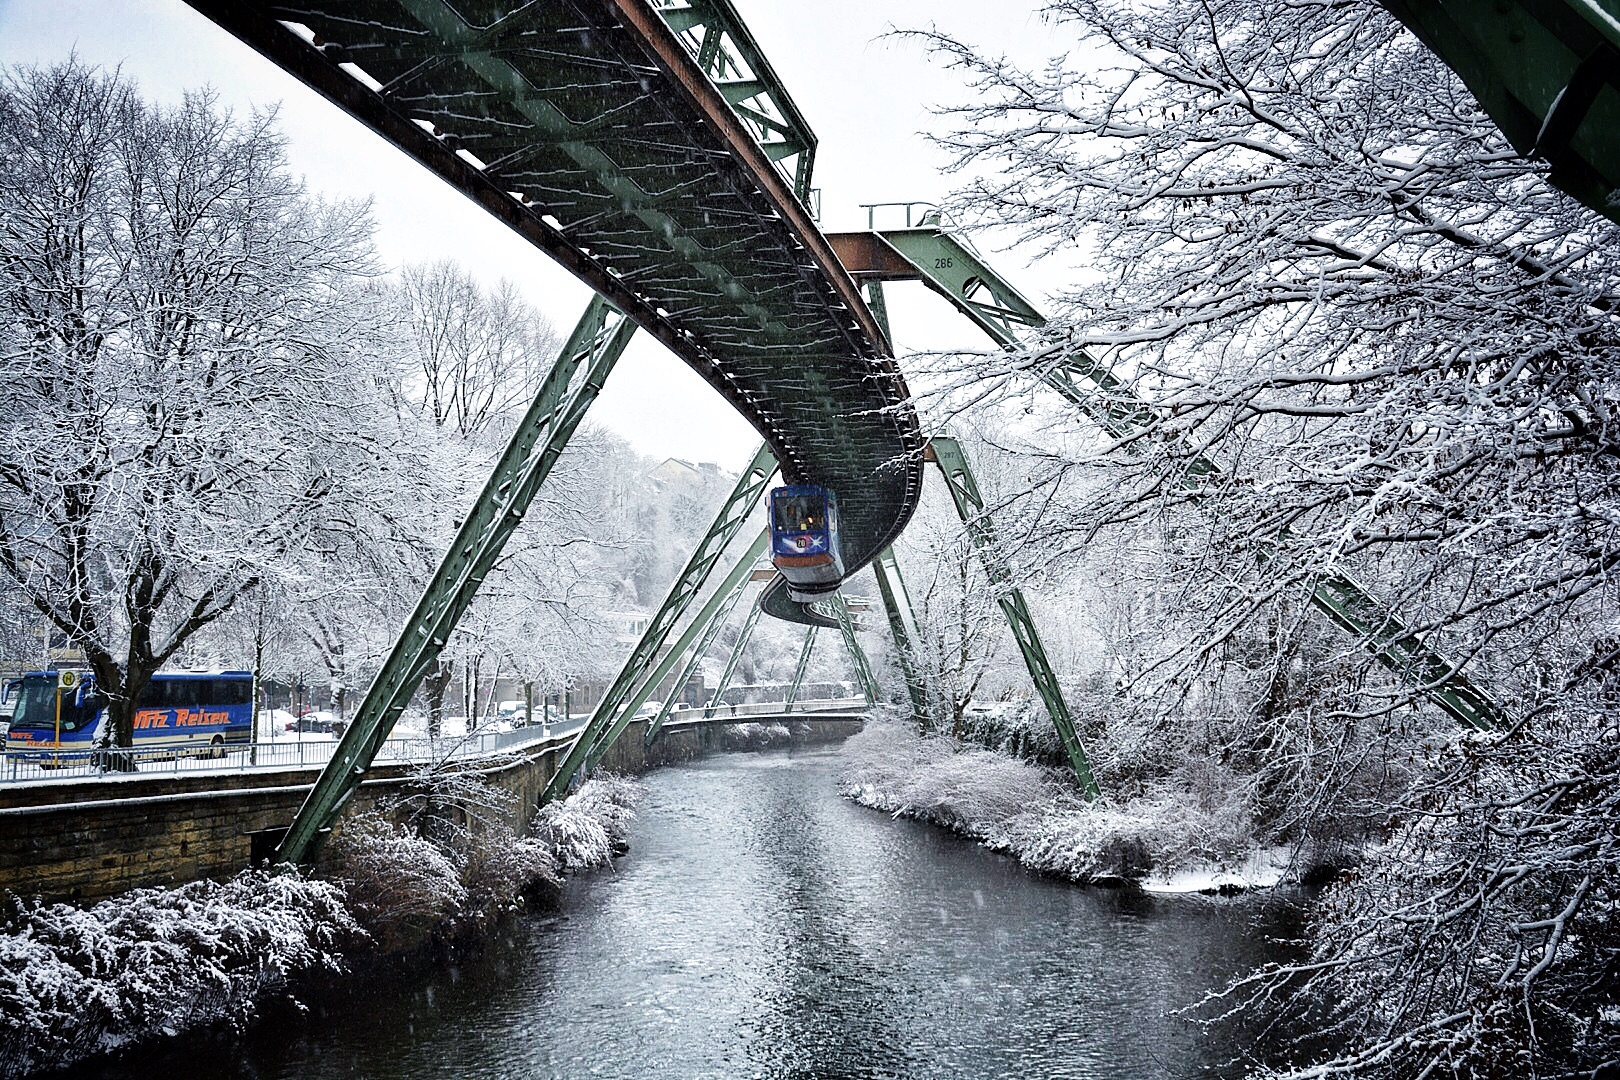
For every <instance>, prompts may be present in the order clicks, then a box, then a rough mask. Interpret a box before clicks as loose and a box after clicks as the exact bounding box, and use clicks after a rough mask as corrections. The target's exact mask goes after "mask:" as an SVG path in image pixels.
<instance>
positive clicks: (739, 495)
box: [542, 446, 776, 801]
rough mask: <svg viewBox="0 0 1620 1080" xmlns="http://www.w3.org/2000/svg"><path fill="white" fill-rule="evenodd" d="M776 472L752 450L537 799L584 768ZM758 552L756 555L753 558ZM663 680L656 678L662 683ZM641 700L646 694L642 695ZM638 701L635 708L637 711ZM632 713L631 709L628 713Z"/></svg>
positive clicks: (764, 449)
mask: <svg viewBox="0 0 1620 1080" xmlns="http://www.w3.org/2000/svg"><path fill="white" fill-rule="evenodd" d="M775 472H776V458H775V456H773V455H772V454H771V451H770V448H769V447H768V446H761V447H760V448H759V450H758V451H757V452H755V454H754V457H753V460H752V461H750V462H749V463H748V467H747V468H745V469H744V470H743V472H742V475H741V476H739V477H738V478H737V483H736V486H735V487H733V488H732V490H731V494H730V495H729V496H728V497H727V498H726V501H725V503H724V504H723V505H722V506H721V507H720V512H719V513H718V514H716V515H715V519H714V522H713V523H712V524H711V525H710V526H709V530H708V532H707V533H705V534H704V536H703V539H702V540H701V541H700V542H699V543H698V546H697V550H695V551H694V552H693V553H692V556H691V558H689V559H687V561H686V565H685V566H684V567H683V568H682V569H681V572H680V574H679V575H677V577H676V578H675V583H674V584H673V585H671V586H670V589H669V595H668V596H666V597H665V598H664V602H663V604H662V605H660V606H659V608H658V611H657V612H656V613H655V614H654V615H653V617H652V620H651V621H650V622H649V623H648V624H647V629H646V630H645V631H643V633H642V635H641V640H640V641H638V642H636V646H635V648H634V649H632V650H631V652H630V656H629V658H628V659H626V660H625V662H624V666H623V667H622V668H620V669H619V674H618V675H617V676H616V677H615V678H614V680H613V683H612V685H611V686H609V687H608V688H607V690H606V691H605V692H604V693H603V695H602V700H601V701H599V702H597V705H596V708H595V710H594V711H593V712H592V713H591V718H590V720H588V721H586V724H585V727H584V728H583V729H581V731H580V733H579V735H578V736H577V737H576V738H575V739H574V742H573V744H572V745H570V746H569V748H568V752H567V754H565V755H564V756H563V759H562V761H561V762H559V763H558V765H557V771H556V773H555V774H553V776H552V777H551V780H550V782H549V783H547V785H546V789H545V793H544V795H543V796H542V798H543V799H545V800H546V801H550V800H551V799H555V798H556V797H557V796H559V795H561V794H563V793H564V792H566V791H567V790H568V788H569V786H570V785H571V784H572V783H573V780H574V775H575V774H576V773H578V772H579V771H580V769H581V768H582V767H583V766H585V764H586V760H587V757H588V756H589V754H590V752H591V750H592V749H593V747H594V745H595V744H596V742H597V740H598V739H600V738H601V737H602V735H603V734H605V733H606V732H607V731H608V730H609V728H610V727H611V726H612V724H613V723H614V721H615V719H616V718H617V716H618V713H619V710H620V708H621V707H622V706H624V704H625V701H626V699H627V698H629V697H630V696H631V694H632V692H633V691H634V690H635V689H636V688H637V686H639V685H640V684H641V683H642V682H643V676H644V675H645V674H646V673H647V672H648V671H649V670H651V669H653V668H654V667H655V666H656V664H657V661H658V656H659V653H660V651H661V650H662V649H663V647H664V643H665V642H666V641H668V640H669V636H670V634H671V633H673V632H674V629H675V624H676V623H677V622H679V621H680V619H681V616H682V615H684V614H685V613H686V611H687V609H688V608H690V607H691V606H692V604H693V603H694V602H695V601H696V600H697V596H698V593H699V592H701V591H702V589H703V584H704V582H706V581H707V580H708V579H709V574H710V573H711V572H712V571H713V570H714V568H715V566H716V564H718V563H719V561H720V556H721V555H722V554H724V552H725V549H726V547H727V546H728V545H729V544H730V543H731V541H732V540H733V539H734V538H735V537H736V535H737V534H738V533H739V532H740V531H742V527H743V525H744V524H745V523H746V522H747V520H748V517H749V515H750V514H752V513H753V511H754V507H755V506H756V505H757V504H758V503H759V498H760V496H761V495H763V494H764V492H765V487H766V485H767V484H769V482H770V479H771V475H772V474H773V473H775ZM757 556H758V552H756V553H755V557H756V558H757ZM662 677H663V676H659V678H660V679H661V678H662ZM642 700H646V695H642ZM639 705H640V703H639V702H638V703H637V706H636V707H639ZM630 712H631V713H634V712H635V708H631V709H630Z"/></svg>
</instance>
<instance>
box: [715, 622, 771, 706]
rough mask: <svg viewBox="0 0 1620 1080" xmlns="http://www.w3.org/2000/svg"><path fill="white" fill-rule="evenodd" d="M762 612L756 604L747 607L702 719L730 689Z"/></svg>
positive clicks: (718, 704)
mask: <svg viewBox="0 0 1620 1080" xmlns="http://www.w3.org/2000/svg"><path fill="white" fill-rule="evenodd" d="M763 614H765V612H764V610H763V609H762V608H761V607H760V606H759V605H758V604H753V605H751V606H750V607H749V609H748V618H746V619H744V620H743V625H742V629H741V630H739V631H737V641H736V643H735V644H733V645H732V646H731V655H730V656H728V657H726V669H725V670H724V671H722V672H721V673H720V681H719V682H718V683H716V684H715V687H714V693H713V694H711V695H710V696H709V703H708V704H707V705H706V706H704V708H703V719H705V720H707V719H709V717H711V716H713V715H714V710H715V709H717V708H719V706H720V699H721V698H723V697H725V696H726V691H727V690H730V689H731V679H732V676H734V675H735V674H737V664H738V663H739V662H741V660H742V654H743V650H744V649H745V648H747V647H748V639H749V638H751V637H753V636H754V627H756V626H758V625H759V617H760V616H761V615H763Z"/></svg>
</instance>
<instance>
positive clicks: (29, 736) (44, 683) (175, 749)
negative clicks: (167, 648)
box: [5, 671, 253, 764]
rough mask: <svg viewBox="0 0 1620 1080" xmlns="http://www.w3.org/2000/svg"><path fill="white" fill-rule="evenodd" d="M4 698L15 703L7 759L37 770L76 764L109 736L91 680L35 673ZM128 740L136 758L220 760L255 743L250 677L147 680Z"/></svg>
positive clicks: (215, 674) (192, 675)
mask: <svg viewBox="0 0 1620 1080" xmlns="http://www.w3.org/2000/svg"><path fill="white" fill-rule="evenodd" d="M5 694H6V697H7V699H8V700H13V699H14V700H15V709H14V711H13V713H12V716H11V728H10V730H9V731H7V732H6V753H7V754H8V755H15V754H20V755H23V756H24V757H25V758H27V759H30V760H36V759H37V760H39V761H40V762H41V763H42V764H69V763H76V762H78V761H82V760H83V758H84V757H85V756H87V755H88V754H89V753H90V752H91V751H93V750H95V749H96V748H97V747H98V746H99V745H100V742H101V739H102V736H103V735H105V734H106V733H107V723H108V720H107V709H106V704H107V702H106V698H105V696H104V695H102V694H101V693H100V691H98V690H97V688H96V684H95V678H94V677H93V676H90V675H84V674H81V673H79V672H76V671H32V672H29V673H28V674H26V675H24V676H23V677H22V678H20V679H13V680H11V681H10V682H8V683H7V684H6V686H5ZM132 734H133V736H134V740H133V741H134V749H135V750H136V751H138V752H139V751H146V750H150V751H162V753H163V755H164V756H168V755H170V754H174V755H179V754H198V755H212V756H218V757H223V756H224V755H225V753H226V748H227V747H229V746H230V745H231V744H233V743H234V744H243V743H249V742H252V741H253V673H252V672H251V671H196V672H192V671H187V672H174V673H163V674H158V675H154V676H152V681H151V682H150V683H148V684H147V686H146V689H145V691H143V692H142V694H141V696H140V698H139V700H137V701H136V703H135V716H134V731H133V733H132ZM142 756H144V755H142ZM153 756H156V755H155V754H154V755H153Z"/></svg>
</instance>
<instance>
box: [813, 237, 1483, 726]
mask: <svg viewBox="0 0 1620 1080" xmlns="http://www.w3.org/2000/svg"><path fill="white" fill-rule="evenodd" d="M866 236H870V237H871V238H872V239H874V240H876V241H877V244H878V245H879V246H877V247H875V248H872V249H865V248H863V247H862V246H861V244H862V242H864V240H865V237H866ZM831 239H832V243H833V247H834V248H835V249H837V250H838V252H839V257H840V258H841V259H843V260H844V265H845V266H846V267H847V268H848V269H849V270H851V271H852V272H854V273H856V275H857V277H859V276H861V275H862V274H864V273H870V272H879V273H881V274H882V276H883V277H885V278H887V279H888V280H891V281H894V280H904V279H907V278H915V279H917V280H919V281H922V282H923V283H925V284H926V285H927V286H928V287H929V288H931V289H933V290H934V291H935V292H937V293H939V295H941V296H943V297H944V298H945V299H946V300H948V301H950V302H951V304H952V305H954V306H955V307H956V309H957V310H958V311H960V312H961V313H962V314H963V315H966V316H967V317H968V318H969V319H971V320H972V321H973V323H974V324H975V325H976V326H978V327H979V329H981V330H983V331H984V332H985V334H987V335H988V336H989V337H990V338H991V339H993V340H994V341H995V342H996V343H997V344H999V345H1000V346H1002V347H1003V348H1005V349H1008V350H1010V351H1014V352H1017V351H1019V350H1020V349H1022V348H1023V347H1024V346H1023V344H1022V342H1021V340H1020V338H1019V333H1020V331H1024V330H1030V329H1039V328H1041V327H1043V326H1045V325H1046V316H1044V315H1042V314H1041V313H1040V312H1039V311H1037V310H1036V309H1035V307H1034V306H1033V305H1032V304H1031V303H1030V302H1029V301H1028V300H1026V299H1025V298H1024V297H1023V296H1021V295H1020V294H1019V292H1018V290H1017V289H1015V288H1013V286H1012V285H1011V283H1009V282H1008V281H1006V280H1005V279H1003V278H1002V277H1001V275H999V274H997V273H996V272H995V271H994V270H993V269H991V268H990V266H988V265H987V264H986V263H985V262H984V261H983V260H982V259H980V258H979V256H978V255H977V254H976V253H975V252H973V251H972V250H971V249H969V248H968V247H967V246H965V245H964V244H963V243H962V242H961V241H959V240H957V239H956V238H955V237H954V236H952V235H951V234H950V233H947V232H945V231H944V230H943V229H941V228H940V227H939V222H938V218H937V216H934V217H931V218H930V219H926V220H925V221H924V223H923V227H921V228H908V229H900V230H895V231H892V232H885V233H882V234H881V235H880V234H876V233H872V234H845V235H843V236H836V235H835V236H833V237H831ZM863 254H874V255H876V256H877V258H876V260H875V261H874V264H873V265H865V264H863V262H862V258H861V256H862V255H863ZM877 263H881V264H882V265H881V266H879V265H877ZM867 295H868V297H869V298H871V297H872V296H873V295H876V296H877V297H878V299H879V302H881V296H882V294H881V292H880V291H877V280H876V279H870V280H869V282H868V285H867ZM875 310H876V309H875V308H874V311H875ZM885 332H887V329H886V328H885ZM1033 374H1034V375H1036V376H1037V377H1038V378H1039V379H1040V380H1041V381H1042V382H1044V383H1045V384H1046V385H1047V386H1049V387H1051V388H1052V389H1053V390H1056V391H1057V392H1058V393H1059V394H1061V395H1062V396H1063V397H1064V398H1065V399H1067V400H1068V401H1069V403H1070V404H1072V405H1074V406H1075V407H1076V408H1078V409H1080V410H1081V411H1082V412H1084V413H1085V414H1086V415H1087V416H1089V417H1091V419H1092V420H1094V421H1095V422H1096V423H1097V424H1098V426H1100V427H1101V428H1102V429H1103V430H1105V431H1107V432H1108V433H1109V434H1110V435H1113V436H1114V437H1115V438H1117V439H1122V440H1131V439H1134V438H1136V437H1137V436H1139V435H1141V433H1142V432H1143V431H1144V430H1146V429H1147V428H1148V427H1149V426H1150V425H1152V424H1154V423H1156V422H1157V419H1158V416H1157V413H1156V412H1155V411H1154V409H1153V407H1152V406H1151V405H1149V404H1148V402H1146V401H1144V400H1143V399H1142V398H1140V397H1138V396H1137V395H1136V393H1135V392H1134V391H1133V390H1132V389H1131V387H1129V386H1127V385H1126V384H1125V383H1124V382H1123V381H1121V380H1120V379H1119V378H1118V377H1117V376H1115V375H1114V373H1113V372H1112V371H1110V370H1109V369H1108V367H1107V365H1105V364H1103V363H1102V362H1101V361H1099V360H1098V359H1097V358H1096V357H1094V356H1092V355H1090V354H1089V353H1087V352H1086V351H1085V350H1084V349H1079V348H1075V349H1070V350H1069V351H1068V352H1066V353H1064V354H1063V355H1062V356H1060V357H1058V358H1056V360H1055V362H1043V363H1041V364H1040V365H1038V366H1036V367H1035V369H1034V371H1033ZM1219 474H1220V467H1219V466H1218V465H1216V463H1215V462H1214V461H1212V460H1211V459H1209V458H1208V457H1206V456H1204V455H1203V454H1198V455H1196V456H1194V457H1193V459H1192V460H1191V461H1189V462H1188V463H1187V464H1186V465H1185V466H1184V473H1183V476H1182V478H1181V482H1182V483H1183V484H1184V485H1185V486H1186V487H1187V488H1189V489H1197V488H1198V487H1200V486H1202V485H1203V484H1205V483H1207V482H1208V481H1209V480H1210V479H1212V478H1213V477H1215V476H1218V475H1219ZM1311 604H1312V605H1313V606H1314V607H1315V608H1316V609H1317V610H1318V611H1320V612H1322V613H1323V614H1324V615H1326V616H1327V617H1328V618H1329V619H1330V620H1332V621H1333V623H1334V624H1336V625H1337V626H1339V627H1340V628H1341V629H1343V630H1346V631H1349V632H1350V633H1351V634H1354V635H1355V636H1356V637H1357V638H1359V639H1360V640H1361V642H1362V645H1363V646H1364V647H1365V648H1366V649H1367V651H1368V652H1370V653H1372V655H1373V656H1374V657H1375V658H1376V659H1377V660H1378V662H1379V663H1381V664H1383V665H1384V666H1385V667H1387V668H1388V669H1389V670H1390V671H1392V672H1394V673H1395V675H1396V676H1397V677H1398V678H1400V679H1401V680H1402V681H1403V682H1405V683H1406V684H1407V685H1409V686H1413V687H1415V688H1417V689H1418V690H1420V691H1421V692H1422V693H1423V694H1425V695H1426V696H1427V697H1428V698H1429V700H1430V701H1432V702H1433V703H1434V704H1435V705H1437V706H1439V708H1440V709H1441V710H1442V711H1443V712H1445V713H1447V714H1448V715H1449V716H1451V717H1452V718H1453V719H1455V720H1457V721H1458V722H1459V723H1462V724H1465V725H1467V726H1469V727H1472V728H1477V729H1480V730H1490V729H1492V728H1496V727H1501V726H1502V725H1503V724H1504V723H1506V720H1507V717H1506V716H1505V715H1504V713H1503V712H1502V709H1501V707H1500V706H1498V705H1497V704H1496V702H1495V701H1494V700H1492V698H1491V697H1490V695H1489V694H1487V693H1485V691H1484V690H1482V689H1481V688H1480V687H1478V686H1476V685H1475V684H1474V683H1473V681H1472V680H1470V679H1469V678H1468V676H1467V675H1466V674H1465V673H1464V672H1463V670H1462V665H1461V664H1457V663H1453V662H1452V661H1451V660H1449V659H1447V658H1446V656H1445V655H1444V654H1443V653H1441V652H1440V650H1439V649H1438V648H1437V647H1436V646H1435V645H1434V644H1433V643H1432V642H1431V641H1429V640H1428V639H1426V638H1424V637H1423V636H1422V635H1421V634H1419V633H1417V632H1414V631H1412V630H1410V629H1408V628H1407V626H1406V625H1405V624H1404V623H1403V622H1402V621H1401V620H1400V618H1399V617H1398V616H1397V615H1396V614H1395V613H1394V612H1393V611H1392V610H1390V609H1389V607H1387V606H1386V605H1385V604H1384V603H1383V602H1382V601H1380V600H1379V599H1378V598H1377V597H1375V596H1373V595H1372V594H1371V593H1370V592H1368V591H1367V590H1366V589H1365V588H1363V587H1362V586H1361V585H1360V584H1358V583H1357V582H1356V581H1355V580H1354V579H1353V578H1351V577H1350V576H1349V575H1348V574H1345V573H1343V572H1334V573H1330V574H1326V575H1324V576H1322V577H1320V578H1318V579H1317V580H1316V581H1314V582H1312V583H1311Z"/></svg>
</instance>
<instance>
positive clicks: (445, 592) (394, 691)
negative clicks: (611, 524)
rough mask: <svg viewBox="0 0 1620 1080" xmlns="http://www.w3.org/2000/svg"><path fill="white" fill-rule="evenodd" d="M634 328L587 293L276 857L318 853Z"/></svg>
mask: <svg viewBox="0 0 1620 1080" xmlns="http://www.w3.org/2000/svg"><path fill="white" fill-rule="evenodd" d="M635 329H636V324H635V323H633V322H631V321H630V320H629V319H627V318H625V317H624V315H622V314H621V313H620V312H619V311H618V310H617V309H615V308H614V307H613V306H612V305H610V304H609V303H608V302H607V301H606V300H603V299H602V298H601V297H600V296H597V297H593V298H592V299H591V303H590V306H588V307H587V308H586V309H585V314H584V315H583V316H582V317H581V318H580V320H579V323H578V325H576V326H575V327H574V332H573V333H572V334H570V335H569V337H568V341H567V343H566V344H564V345H563V349H562V352H561V353H560V354H559V355H558V357H557V362H556V363H555V364H554V365H552V368H551V372H550V373H549V374H548V375H547V376H546V379H545V382H543V383H542V384H541V386H540V391H539V393H537V394H536V395H535V398H534V403H533V404H531V405H530V406H529V410H528V412H526V413H525V414H524V416H523V419H522V421H521V422H519V424H518V426H517V430H516V431H514V432H513V433H512V438H511V440H510V441H509V442H508V443H507V445H506V449H505V451H504V452H502V454H501V457H500V460H499V461H497V462H496V463H495V468H494V470H493V471H492V472H491V473H490V476H489V479H488V480H487V481H486V482H485V483H484V487H483V490H482V491H480V492H479V493H478V498H477V500H476V501H475V502H474V503H473V505H472V507H471V509H470V510H468V512H467V518H466V520H465V521H463V522H462V525H461V528H460V529H458V530H457V532H456V537H455V540H454V541H452V542H451V545H450V549H449V550H448V551H447V552H445V555H444V559H443V561H441V562H440V563H439V566H438V569H437V570H435V571H434V572H433V577H432V578H431V579H430V580H429V581H428V584H427V588H426V589H424V590H423V592H422V598H421V599H420V600H418V601H417V603H416V608H415V610H414V611H412V612H411V616H410V618H409V619H408V620H406V622H405V625H404V627H403V628H402V629H401V630H400V633H399V637H398V638H396V639H395V641H394V646H393V648H392V649H391V650H390V651H389V653H388V658H387V659H386V660H384V661H383V666H382V668H381V670H379V671H378V672H377V678H376V679H375V680H374V681H373V682H372V684H371V688H370V689H369V690H367V691H366V696H365V698H364V700H362V701H361V702H360V708H359V709H358V710H356V712H355V714H354V721H353V722H352V723H351V724H350V725H349V728H348V730H346V731H345V732H344V733H343V737H342V738H341V739H340V740H338V745H337V748H336V749H335V750H334V751H333V754H332V759H331V761H330V762H328V763H327V766H326V768H325V769H324V770H322V772H321V775H320V777H319V778H318V779H317V780H316V781H315V787H314V789H313V790H311V791H310V793H309V796H308V797H307V798H306V799H305V800H304V805H303V806H302V807H301V808H300V809H299V811H298V815H297V817H295V818H294V819H293V823H292V826H291V827H290V828H288V830H287V835H286V836H285V837H283V838H282V841H281V846H280V848H279V849H278V850H277V852H276V858H277V859H278V860H280V861H282V862H308V861H310V860H311V859H313V858H314V856H315V854H316V849H317V847H318V846H319V843H320V840H321V838H322V837H323V836H324V835H325V834H326V832H327V831H328V830H329V829H330V828H331V825H332V821H333V820H334V819H335V818H336V817H337V814H338V812H339V811H340V810H342V808H343V805H344V803H346V802H348V800H349V797H350V796H351V795H353V794H354V791H355V789H356V788H357V787H358V786H359V784H360V781H361V780H362V779H363V778H364V776H365V773H366V770H367V769H369V768H370V767H371V762H372V760H373V759H374V758H375V757H376V756H377V751H378V750H379V749H381V747H382V744H383V741H384V740H386V739H387V738H388V734H389V732H391V731H392V730H393V728H394V723H395V721H397V720H398V719H399V714H400V713H401V712H403V711H404V709H405V706H406V704H407V703H408V702H409V701H410V698H411V695H412V694H413V693H415V692H416V688H417V686H418V685H419V684H420V683H421V681H422V676H423V675H424V674H425V673H426V672H427V671H428V670H429V669H430V668H431V667H432V666H433V665H434V664H435V663H436V662H437V661H438V658H439V653H440V651H441V650H442V649H443V648H444V645H445V642H446V641H448V640H449V638H450V634H451V633H452V632H453V631H454V630H455V628H456V624H457V623H458V622H460V621H461V616H462V614H463V613H464V612H466V610H467V607H468V605H470V604H471V603H472V600H473V597H474V596H475V595H477V592H478V587H479V586H480V585H481V584H483V581H484V577H485V576H486V575H487V574H488V573H489V572H490V570H491V569H492V568H493V567H494V565H495V563H496V560H497V559H499V557H500V554H501V550H502V549H503V548H504V547H505V546H506V541H507V539H508V538H509V537H510V536H511V535H512V532H513V530H514V529H516V528H517V527H518V525H519V523H521V522H522V520H523V515H524V514H525V513H526V512H527V511H528V509H529V504H530V503H531V502H532V501H533V500H534V496H535V494H536V493H537V492H538V491H539V490H540V486H541V485H542V484H544V483H545V480H546V477H547V476H548V475H550V473H551V469H552V466H553V465H555V464H556V463H557V458H558V457H559V456H560V455H561V454H562V452H563V448H564V447H566V446H567V445H568V440H569V438H571V437H572V436H573V434H574V431H575V429H576V428H578V427H579V424H580V421H581V420H583V419H584V418H585V411H586V410H587V409H589V408H590V405H591V402H593V401H595V400H596V395H597V394H598V393H600V392H601V389H602V384H603V383H604V382H606V381H607V377H608V373H609V372H610V371H612V370H613V365H614V364H615V363H617V362H618V359H619V357H620V356H621V355H623V353H624V347H625V345H627V344H628V343H629V341H630V337H631V335H633V334H634V333H635Z"/></svg>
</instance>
